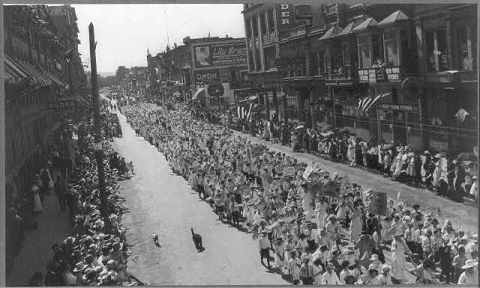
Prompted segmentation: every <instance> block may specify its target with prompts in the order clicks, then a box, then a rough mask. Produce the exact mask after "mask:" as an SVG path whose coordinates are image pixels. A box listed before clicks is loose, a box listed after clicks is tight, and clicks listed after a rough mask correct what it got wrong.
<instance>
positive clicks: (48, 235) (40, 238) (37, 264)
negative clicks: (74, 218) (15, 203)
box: [6, 191, 71, 286]
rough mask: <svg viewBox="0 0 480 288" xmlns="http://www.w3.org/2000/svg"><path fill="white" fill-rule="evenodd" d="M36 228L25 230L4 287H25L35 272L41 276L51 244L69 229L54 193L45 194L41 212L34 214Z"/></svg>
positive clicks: (45, 266) (64, 214) (66, 214)
mask: <svg viewBox="0 0 480 288" xmlns="http://www.w3.org/2000/svg"><path fill="white" fill-rule="evenodd" d="M35 221H36V222H37V223H38V229H36V230H29V231H26V232H25V240H24V241H23V243H22V248H21V250H20V253H19V255H18V256H17V257H16V258H15V260H14V264H13V268H12V271H11V272H10V274H9V275H8V276H7V282H6V284H7V285H8V286H26V285H27V284H28V281H29V279H30V277H31V276H32V275H33V273H35V272H41V273H42V275H43V276H44V277H45V273H46V268H47V263H48V261H50V260H51V258H52V257H53V253H52V249H51V247H52V245H53V244H54V243H56V242H61V241H63V239H65V238H66V237H67V236H68V233H70V231H71V224H70V221H69V218H68V210H67V211H65V212H60V205H59V204H58V200H57V196H56V195H55V193H54V192H53V191H52V192H50V195H46V196H45V200H44V207H43V212H42V214H40V215H38V216H37V217H35Z"/></svg>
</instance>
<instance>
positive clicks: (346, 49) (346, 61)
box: [342, 41, 352, 66]
mask: <svg viewBox="0 0 480 288" xmlns="http://www.w3.org/2000/svg"><path fill="white" fill-rule="evenodd" d="M350 47H351V43H349V42H347V41H344V42H342V53H343V65H344V66H351V65H352V61H351V59H352V50H351V49H350Z"/></svg>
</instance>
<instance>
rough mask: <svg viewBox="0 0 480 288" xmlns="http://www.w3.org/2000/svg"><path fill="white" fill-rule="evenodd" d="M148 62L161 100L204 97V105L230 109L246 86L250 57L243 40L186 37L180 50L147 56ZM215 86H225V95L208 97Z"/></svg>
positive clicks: (151, 78) (175, 47)
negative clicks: (237, 95)
mask: <svg viewBox="0 0 480 288" xmlns="http://www.w3.org/2000/svg"><path fill="white" fill-rule="evenodd" d="M147 62H148V70H149V73H148V75H149V77H150V78H149V83H150V90H151V91H156V92H152V93H157V94H158V95H159V97H160V98H161V99H163V97H167V96H168V97H170V95H173V94H175V95H177V96H175V97H180V98H182V99H184V100H185V101H189V100H191V99H192V98H193V97H196V96H195V95H196V94H197V95H198V94H201V93H203V95H204V96H203V98H202V99H204V100H205V101H204V104H205V105H214V106H227V105H231V104H233V103H234V101H235V97H234V91H235V90H237V89H240V88H242V87H243V86H245V84H244V82H245V76H246V70H247V54H246V50H245V40H244V39H243V38H231V37H228V36H226V37H225V38H221V37H207V38H195V39H193V38H190V37H186V38H184V39H183V45H181V46H176V45H175V46H174V47H173V48H172V49H170V48H169V47H167V49H166V50H165V51H164V52H162V53H159V54H157V55H156V56H151V55H150V54H148V55H147ZM214 84H216V85H222V86H223V94H222V95H218V97H213V96H212V95H209V94H208V91H207V90H208V89H207V88H208V86H209V85H214ZM157 98H158V97H157ZM162 101H164V99H163V100H162Z"/></svg>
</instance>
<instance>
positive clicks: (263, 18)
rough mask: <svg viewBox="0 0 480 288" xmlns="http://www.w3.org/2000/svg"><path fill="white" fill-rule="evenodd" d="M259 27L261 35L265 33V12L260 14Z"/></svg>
mask: <svg viewBox="0 0 480 288" xmlns="http://www.w3.org/2000/svg"><path fill="white" fill-rule="evenodd" d="M260 27H261V28H262V35H265V34H267V23H266V22H265V14H261V15H260Z"/></svg>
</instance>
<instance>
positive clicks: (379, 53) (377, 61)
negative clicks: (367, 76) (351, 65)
mask: <svg viewBox="0 0 480 288" xmlns="http://www.w3.org/2000/svg"><path fill="white" fill-rule="evenodd" d="M357 39H358V46H357V47H358V48H357V49H358V62H359V63H358V64H359V68H370V67H372V66H380V65H383V43H382V42H383V41H382V39H381V36H380V35H379V34H367V35H359V36H358V38H357Z"/></svg>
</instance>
